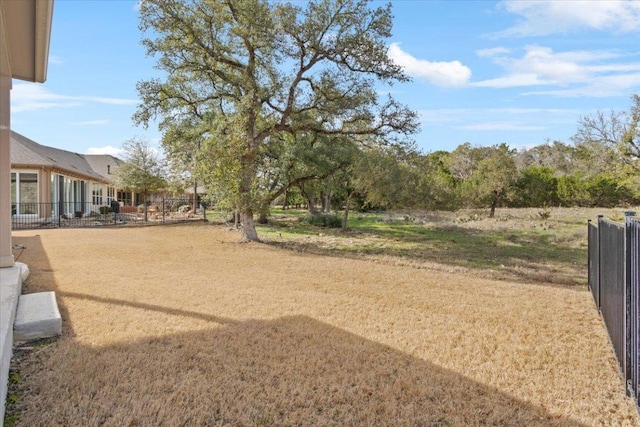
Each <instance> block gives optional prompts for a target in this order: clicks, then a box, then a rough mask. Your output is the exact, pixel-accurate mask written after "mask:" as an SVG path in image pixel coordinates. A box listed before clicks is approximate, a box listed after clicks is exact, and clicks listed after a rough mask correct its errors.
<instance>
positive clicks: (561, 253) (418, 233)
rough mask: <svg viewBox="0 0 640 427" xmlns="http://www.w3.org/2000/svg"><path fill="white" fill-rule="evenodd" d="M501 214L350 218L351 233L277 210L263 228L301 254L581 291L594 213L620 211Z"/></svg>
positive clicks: (277, 242) (615, 212)
mask: <svg viewBox="0 0 640 427" xmlns="http://www.w3.org/2000/svg"><path fill="white" fill-rule="evenodd" d="M540 212H541V211H540V210H539V209H502V210H498V211H497V213H496V217H495V218H488V217H487V215H486V213H484V212H482V211H478V210H468V211H460V212H457V213H446V212H444V213H430V214H424V213H415V212H412V213H378V214H355V215H352V216H350V218H349V223H348V227H349V231H348V232H346V233H344V232H342V231H340V230H330V229H326V228H320V227H316V226H314V224H311V223H309V222H304V221H302V222H300V221H299V220H298V219H299V218H303V217H304V216H305V215H306V212H304V211H295V210H286V211H282V210H274V212H273V213H272V215H271V217H270V221H269V225H266V226H260V227H259V234H260V235H261V236H263V237H264V239H265V241H267V242H269V243H271V244H274V245H277V246H280V247H286V248H290V249H294V250H298V251H302V252H311V253H317V254H323V255H333V256H339V257H349V258H362V259H375V260H378V261H381V262H385V263H400V264H402V265H406V264H410V265H413V266H420V265H422V266H425V267H434V265H437V266H440V267H444V268H446V267H447V266H448V267H449V269H453V270H455V271H460V270H461V269H462V271H469V272H475V273H478V274H482V275H486V274H488V275H489V276H490V277H493V278H504V279H509V280H518V281H525V282H547V283H553V284H563V285H584V284H586V280H587V277H586V268H585V266H586V258H587V242H586V238H587V233H586V231H587V227H586V222H587V219H589V218H595V216H596V214H597V213H606V214H608V215H609V216H611V217H617V216H621V212H622V210H620V209H616V210H614V209H609V210H607V209H605V210H603V209H597V210H596V209H591V210H589V209H568V208H565V209H563V208H549V209H545V210H544V212H543V215H541V214H540Z"/></svg>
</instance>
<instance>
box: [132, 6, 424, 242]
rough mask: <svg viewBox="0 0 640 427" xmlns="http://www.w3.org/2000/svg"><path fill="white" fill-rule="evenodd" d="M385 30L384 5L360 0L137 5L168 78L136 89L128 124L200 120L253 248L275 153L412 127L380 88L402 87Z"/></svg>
mask: <svg viewBox="0 0 640 427" xmlns="http://www.w3.org/2000/svg"><path fill="white" fill-rule="evenodd" d="M302 5H304V7H302ZM391 27H392V15H391V7H390V5H387V6H385V7H372V6H371V5H370V2H369V1H364V0H312V1H309V2H305V3H304V4H302V3H295V4H291V3H283V2H272V1H267V0H226V1H222V0H220V1H216V0H189V1H184V0H144V1H142V2H141V3H140V28H141V30H142V31H143V32H145V33H146V34H147V35H148V37H146V38H144V39H143V44H144V45H145V46H146V48H147V53H148V54H149V55H151V56H155V57H156V58H157V61H158V62H157V68H159V69H160V70H162V71H164V72H165V77H164V78H159V79H151V80H147V81H141V82H139V83H138V86H137V87H138V91H139V93H140V96H141V99H142V103H141V104H140V105H139V108H138V110H137V112H136V114H135V116H134V120H135V121H136V122H137V123H139V124H143V125H148V124H149V123H150V121H151V120H154V119H159V123H160V129H161V130H166V129H170V128H172V127H173V126H174V124H175V123H176V122H178V123H184V122H185V120H187V119H188V120H189V121H191V120H197V121H199V122H200V123H202V124H204V125H205V126H199V128H203V127H204V128H206V131H203V133H204V134H206V141H205V143H204V145H205V147H204V148H205V152H210V153H212V155H211V157H210V158H209V159H207V162H209V164H210V169H211V172H212V174H218V176H224V177H225V185H227V187H228V190H230V193H231V194H232V195H233V197H234V199H235V200H234V204H235V205H236V206H237V208H238V210H239V212H240V217H241V222H242V233H243V237H244V238H245V239H247V240H258V236H257V233H256V230H255V225H254V220H253V213H254V210H256V209H258V208H259V207H260V203H261V200H260V196H259V194H260V193H261V189H264V183H262V182H261V178H262V176H263V175H264V174H262V173H261V172H260V166H261V165H262V164H264V163H265V156H268V155H273V148H272V145H275V144H281V142H282V141H283V140H286V138H293V139H294V140H297V139H298V138H300V139H301V140H304V141H308V138H315V136H316V135H317V136H326V137H340V138H339V140H340V141H343V139H342V138H343V137H345V138H353V140H354V141H357V140H359V138H361V137H364V136H369V135H374V136H376V137H381V138H383V139H384V140H385V141H391V140H392V138H393V137H394V136H400V137H401V136H402V135H408V134H410V133H413V132H415V131H416V128H417V120H416V114H415V113H414V112H413V111H411V110H409V109H407V108H406V107H405V106H403V105H400V104H399V103H398V102H396V101H395V100H394V99H392V98H391V97H389V98H387V99H385V100H383V101H381V100H379V98H378V94H377V90H376V84H377V83H378V82H382V83H384V84H387V85H390V84H393V83H395V82H403V81H407V80H408V77H407V76H406V75H405V74H404V73H403V71H402V70H401V69H400V67H399V66H398V65H396V64H395V63H393V62H392V61H391V60H390V59H389V57H388V56H387V46H386V43H385V40H386V39H387V38H388V37H390V35H391ZM324 140H326V139H324ZM221 171H222V172H221Z"/></svg>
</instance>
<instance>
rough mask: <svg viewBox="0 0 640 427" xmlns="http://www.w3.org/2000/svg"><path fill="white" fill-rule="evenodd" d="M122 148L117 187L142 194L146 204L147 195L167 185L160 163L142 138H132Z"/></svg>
mask: <svg viewBox="0 0 640 427" xmlns="http://www.w3.org/2000/svg"><path fill="white" fill-rule="evenodd" d="M122 148H123V149H124V151H125V153H126V156H125V162H124V163H123V164H122V165H121V166H120V169H119V170H118V176H117V183H118V187H120V188H122V189H124V190H127V191H133V192H135V193H140V194H142V196H143V199H144V201H145V206H146V199H147V195H148V194H152V193H155V192H156V191H158V190H159V189H161V188H164V187H165V186H166V185H167V182H166V180H165V178H164V176H165V172H164V169H163V166H162V163H161V162H160V159H159V158H158V156H157V154H156V153H155V152H154V151H153V150H152V149H151V147H149V143H148V142H147V141H146V140H144V139H140V138H132V139H130V140H128V141H126V142H125V143H124V144H123V145H122ZM145 214H146V209H145Z"/></svg>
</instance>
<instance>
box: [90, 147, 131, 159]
mask: <svg viewBox="0 0 640 427" xmlns="http://www.w3.org/2000/svg"><path fill="white" fill-rule="evenodd" d="M85 154H110V155H112V156H114V157H118V158H120V159H123V158H124V157H125V152H124V150H123V149H122V148H119V147H114V146H112V145H105V146H104V147H90V148H88V149H87V152H86V153H85Z"/></svg>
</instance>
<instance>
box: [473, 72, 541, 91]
mask: <svg viewBox="0 0 640 427" xmlns="http://www.w3.org/2000/svg"><path fill="white" fill-rule="evenodd" d="M543 84H547V82H545V81H543V80H540V79H539V78H538V75H537V74H512V75H510V76H505V77H498V78H495V79H488V80H482V81H479V82H474V83H472V84H471V85H472V86H477V87H493V88H507V87H521V86H535V85H543Z"/></svg>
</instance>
